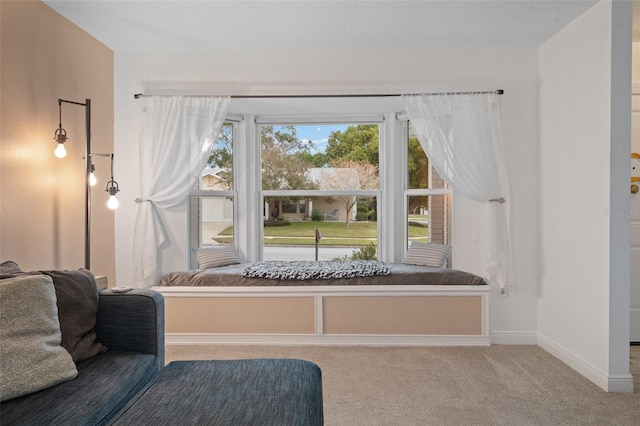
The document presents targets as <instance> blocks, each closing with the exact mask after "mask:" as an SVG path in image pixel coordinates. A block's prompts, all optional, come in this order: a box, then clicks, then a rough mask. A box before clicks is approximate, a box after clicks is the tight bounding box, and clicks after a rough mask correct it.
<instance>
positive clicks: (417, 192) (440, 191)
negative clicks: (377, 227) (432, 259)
mask: <svg viewBox="0 0 640 426" xmlns="http://www.w3.org/2000/svg"><path fill="white" fill-rule="evenodd" d="M398 119H399V120H401V121H402V122H403V123H404V125H403V135H402V141H403V145H404V146H403V152H404V161H403V175H404V184H403V193H402V197H403V203H402V204H403V218H404V220H403V221H402V223H403V232H402V234H403V254H402V257H403V258H404V256H405V255H406V253H407V250H408V249H409V220H408V218H409V197H411V196H422V197H429V196H434V195H435V196H437V195H449V196H450V198H451V213H450V216H451V222H450V225H449V234H450V236H451V237H450V238H453V226H454V223H453V208H454V206H453V188H450V187H449V188H412V189H409V167H408V164H409V119H408V117H406V116H405V117H402V118H400V117H399V118H398ZM427 157H428V156H427ZM451 257H452V256H449V260H448V264H449V265H451Z"/></svg>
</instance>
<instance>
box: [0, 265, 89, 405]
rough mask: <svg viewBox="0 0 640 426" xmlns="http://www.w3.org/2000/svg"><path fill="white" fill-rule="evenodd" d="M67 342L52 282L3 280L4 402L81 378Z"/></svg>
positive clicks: (0, 396) (0, 379)
mask: <svg viewBox="0 0 640 426" xmlns="http://www.w3.org/2000/svg"><path fill="white" fill-rule="evenodd" d="M61 341H62V334H61V333H60V322H59V319H58V307H57V305H56V292H55V289H54V287H53V281H52V280H51V277H48V276H46V275H22V276H19V277H13V278H6V279H3V280H0V359H2V368H0V401H6V400H8V399H13V398H16V397H19V396H22V395H26V394H29V393H32V392H36V391H39V390H42V389H45V388H48V387H50V386H53V385H56V384H58V383H62V382H66V381H67V380H71V379H73V378H74V377H76V376H77V375H78V370H77V369H76V364H75V363H74V362H73V359H72V358H71V355H70V354H69V352H67V351H66V349H64V348H63V347H62V346H60V343H61Z"/></svg>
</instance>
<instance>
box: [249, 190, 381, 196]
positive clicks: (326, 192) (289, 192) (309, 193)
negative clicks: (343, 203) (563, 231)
mask: <svg viewBox="0 0 640 426" xmlns="http://www.w3.org/2000/svg"><path fill="white" fill-rule="evenodd" d="M261 193H262V196H263V197H345V196H346V197H351V196H354V197H380V194H381V191H380V190H377V189H353V190H346V191H343V190H337V189H329V190H324V189H309V190H306V189H268V190H264V191H261Z"/></svg>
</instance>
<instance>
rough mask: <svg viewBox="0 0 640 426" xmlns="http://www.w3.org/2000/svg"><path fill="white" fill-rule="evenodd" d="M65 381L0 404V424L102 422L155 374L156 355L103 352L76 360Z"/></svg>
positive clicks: (93, 423)
mask: <svg viewBox="0 0 640 426" xmlns="http://www.w3.org/2000/svg"><path fill="white" fill-rule="evenodd" d="M77 368H78V376H77V377H76V378H75V379H73V380H70V381H68V382H65V383H61V384H58V385H56V386H54V387H51V388H48V389H45V390H42V391H40V392H35V393H32V394H29V395H25V396H22V397H18V398H15V399H12V400H10V401H5V402H3V403H2V405H0V412H1V413H2V424H3V425H12V424H24V425H36V424H51V425H100V424H106V423H107V422H108V421H109V420H110V419H111V418H112V417H113V416H115V415H116V414H117V413H118V412H119V411H120V410H121V409H122V408H123V407H124V406H125V405H126V404H127V402H129V400H130V399H132V398H133V397H134V396H135V395H136V394H137V393H138V392H139V391H140V390H142V389H143V388H144V387H145V386H146V385H147V384H148V383H149V382H150V381H151V380H152V379H153V378H154V376H155V375H157V374H158V368H157V365H156V357H155V356H154V355H145V354H139V353H132V352H115V351H114V352H106V353H104V354H102V355H98V356H96V357H93V358H90V359H88V360H86V361H83V362H80V363H78V364H77Z"/></svg>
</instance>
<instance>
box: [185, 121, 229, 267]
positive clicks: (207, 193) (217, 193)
mask: <svg viewBox="0 0 640 426" xmlns="http://www.w3.org/2000/svg"><path fill="white" fill-rule="evenodd" d="M240 121H241V120H240V119H238V118H237V117H229V116H228V117H227V118H226V119H225V121H224V123H223V124H222V125H223V126H228V125H231V127H232V130H231V131H232V138H231V154H232V157H233V158H232V164H233V166H232V168H233V170H232V175H233V189H232V190H206V189H192V190H191V191H189V195H188V197H187V217H188V220H187V222H188V233H187V246H188V249H189V250H188V252H189V256H188V257H189V260H188V267H189V269H197V268H198V260H197V259H196V256H195V254H196V250H197V249H198V248H200V247H201V246H200V232H201V228H200V226H201V224H202V221H201V212H200V207H199V204H200V203H199V200H200V199H201V198H231V199H232V200H233V201H232V205H233V207H232V208H233V214H232V223H231V224H232V226H233V234H232V239H233V246H234V247H235V248H236V249H238V243H237V238H236V228H237V226H236V224H237V221H238V214H237V203H238V190H237V184H236V182H237V175H238V159H237V155H236V145H237V137H238V135H239V123H240ZM214 147H215V144H214V145H213V147H212V149H213V148H214ZM201 173H202V172H201ZM200 177H201V175H200V176H199V177H198V179H200ZM194 186H195V185H194ZM196 202H198V206H195V204H196ZM196 225H197V228H196Z"/></svg>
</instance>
